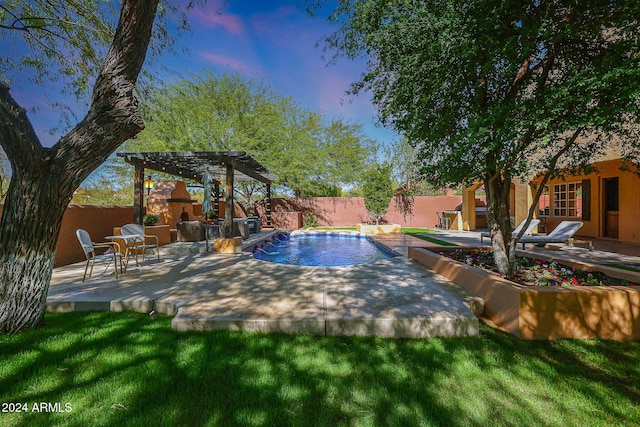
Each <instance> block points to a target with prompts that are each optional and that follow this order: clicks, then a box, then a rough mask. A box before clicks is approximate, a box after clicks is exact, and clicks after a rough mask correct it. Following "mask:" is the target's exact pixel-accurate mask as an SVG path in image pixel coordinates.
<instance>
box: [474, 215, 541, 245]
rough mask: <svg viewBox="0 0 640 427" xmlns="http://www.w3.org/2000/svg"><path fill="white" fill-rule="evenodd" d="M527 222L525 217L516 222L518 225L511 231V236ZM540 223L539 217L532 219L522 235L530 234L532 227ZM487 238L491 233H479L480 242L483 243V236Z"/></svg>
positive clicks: (516, 233)
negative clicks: (518, 222)
mask: <svg viewBox="0 0 640 427" xmlns="http://www.w3.org/2000/svg"><path fill="white" fill-rule="evenodd" d="M526 222H527V220H526V219H525V220H524V221H522V222H521V223H520V224H518V226H517V227H516V228H514V229H513V231H512V232H511V235H512V236H517V235H518V233H520V230H522V227H524V224H525V223H526ZM538 224H540V220H539V219H532V220H531V223H530V224H529V226H528V227H527V229H526V230H525V232H524V234H523V235H522V236H523V237H524V236H528V235H529V234H531V233H532V232H533V229H534V228H535V227H536V226H537V225H538ZM485 237H486V238H488V239H491V233H489V232H488V231H483V232H482V233H480V243H483V239H484V238H485Z"/></svg>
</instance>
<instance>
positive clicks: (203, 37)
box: [12, 0, 397, 145]
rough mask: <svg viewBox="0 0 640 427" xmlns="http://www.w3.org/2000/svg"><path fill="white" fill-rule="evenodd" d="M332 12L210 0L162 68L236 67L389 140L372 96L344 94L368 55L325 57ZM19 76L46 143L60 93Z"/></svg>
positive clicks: (287, 1)
mask: <svg viewBox="0 0 640 427" xmlns="http://www.w3.org/2000/svg"><path fill="white" fill-rule="evenodd" d="M299 3H303V7H298V4H299ZM328 12H329V8H328V7H325V10H324V13H321V14H320V16H317V17H311V16H309V15H308V14H307V12H306V11H305V10H304V2H300V1H299V0H229V1H228V2H227V4H226V5H223V3H222V2H221V1H219V0H218V1H215V0H214V1H211V0H210V1H209V2H208V3H207V5H206V6H204V7H197V8H195V9H194V10H191V11H189V12H188V19H189V22H190V25H191V27H192V31H191V32H190V33H186V34H182V35H181V36H180V39H179V40H178V46H180V47H182V46H184V47H187V48H188V52H187V53H184V54H183V53H179V54H173V55H171V56H166V57H164V58H160V62H161V63H162V64H163V65H164V66H165V67H167V69H168V71H163V72H162V73H163V75H164V77H165V79H167V78H168V79H171V78H174V77H175V76H177V75H179V74H182V75H186V74H188V73H197V74H202V73H205V72H208V71H209V72H214V73H223V72H227V73H233V72H237V73H239V74H241V75H243V76H245V77H248V78H251V79H254V80H256V81H258V82H265V83H266V84H268V85H270V86H272V87H273V88H274V89H275V90H276V91H277V92H278V93H280V94H281V95H283V96H291V97H292V98H294V99H295V100H296V101H297V102H298V103H299V104H300V105H301V106H303V107H305V108H308V109H312V110H314V111H319V112H322V113H324V114H325V115H326V116H327V117H328V118H334V117H341V118H344V119H346V120H349V121H355V122H359V123H361V124H363V128H364V130H365V132H366V133H367V134H368V135H369V136H370V137H373V138H375V139H377V140H378V141H380V142H381V143H384V144H388V143H390V142H391V141H393V140H395V139H397V135H396V134H395V133H394V132H392V131H391V130H388V129H384V128H381V127H378V126H376V125H375V122H376V119H375V115H376V113H375V109H374V107H373V105H372V104H371V102H370V96H369V95H368V94H362V95H359V96H358V97H353V96H348V95H346V94H345V92H346V90H347V89H348V88H349V85H350V84H351V83H352V82H354V81H356V80H358V78H359V76H360V74H361V73H362V71H364V69H365V62H364V60H360V61H350V60H348V59H346V58H341V59H340V60H339V61H338V62H337V64H333V65H328V61H327V60H326V59H323V49H322V48H323V45H324V44H323V39H324V37H326V36H328V35H330V34H331V33H333V32H334V31H335V30H336V28H337V27H336V26H335V25H333V24H331V23H329V22H328V21H327V19H326V13H328ZM21 79H22V77H17V78H15V80H14V81H13V82H12V86H13V89H12V93H13V95H14V97H15V98H16V100H17V101H18V102H19V103H20V104H21V105H22V106H23V107H25V108H27V109H32V108H36V109H37V111H36V112H30V113H29V116H30V118H31V120H32V123H33V124H34V126H35V127H36V132H37V133H38V135H39V137H40V138H41V141H42V142H43V144H44V145H52V144H53V143H55V141H56V140H57V139H58V138H59V137H60V134H59V133H58V134H54V135H50V134H49V133H48V130H49V129H51V128H52V127H53V126H55V125H56V123H57V121H58V113H57V112H55V111H51V109H50V108H49V107H47V106H46V102H47V101H48V102H51V101H58V100H59V98H58V97H59V94H58V93H57V92H55V91H47V89H46V88H45V90H44V92H43V90H42V88H39V87H35V86H33V85H32V84H31V83H29V82H28V81H27V80H26V79H25V80H24V81H23V80H21ZM63 101H64V100H63ZM66 101H67V102H68V103H70V104H71V105H73V104H72V103H71V101H70V100H68V99H67V100H66ZM76 114H77V115H78V116H79V117H82V116H83V115H84V111H82V109H81V108H77V111H76Z"/></svg>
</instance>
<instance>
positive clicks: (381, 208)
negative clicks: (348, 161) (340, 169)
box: [362, 163, 393, 223]
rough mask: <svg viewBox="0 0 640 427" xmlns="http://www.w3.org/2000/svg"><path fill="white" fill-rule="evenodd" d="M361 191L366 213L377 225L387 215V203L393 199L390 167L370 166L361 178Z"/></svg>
mask: <svg viewBox="0 0 640 427" xmlns="http://www.w3.org/2000/svg"><path fill="white" fill-rule="evenodd" d="M362 189H363V194H364V205H365V207H366V208H367V212H368V213H369V215H371V216H373V217H374V218H375V219H376V223H378V222H379V221H380V218H382V216H384V214H386V213H387V209H389V202H390V201H391V198H392V197H393V186H392V184H391V166H390V165H389V164H388V163H385V164H382V165H374V166H371V167H370V168H369V170H368V171H367V172H366V174H365V175H364V177H363V180H362Z"/></svg>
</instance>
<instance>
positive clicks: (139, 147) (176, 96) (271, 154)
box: [125, 74, 373, 205]
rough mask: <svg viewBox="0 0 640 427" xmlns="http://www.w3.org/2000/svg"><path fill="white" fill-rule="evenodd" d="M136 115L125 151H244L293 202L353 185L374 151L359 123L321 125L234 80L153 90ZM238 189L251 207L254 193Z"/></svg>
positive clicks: (261, 89)
mask: <svg viewBox="0 0 640 427" xmlns="http://www.w3.org/2000/svg"><path fill="white" fill-rule="evenodd" d="M142 116H143V118H144V120H145V123H146V125H147V127H146V129H145V130H144V132H141V133H140V134H139V135H138V137H137V138H136V139H135V140H131V141H129V142H127V143H126V144H125V149H126V150H130V151H192V150H195V151H198V150H199V151H227V150H241V151H246V152H248V153H249V154H251V155H252V156H253V157H254V158H256V160H258V161H259V162H260V163H262V164H263V165H264V166H265V167H266V168H267V169H268V170H269V171H270V172H272V173H274V174H276V175H278V176H279V180H278V181H277V182H276V183H275V184H276V185H278V186H281V187H285V188H286V189H288V190H289V191H290V192H292V193H293V194H294V195H295V196H299V197H306V196H330V195H335V194H336V193H337V192H338V191H339V190H340V187H341V186H342V185H345V184H349V183H353V182H356V181H357V180H358V177H359V173H360V171H362V169H363V167H364V164H365V161H366V160H367V158H368V157H369V152H370V146H372V145H373V143H372V141H371V140H370V139H369V138H367V137H366V136H365V135H364V133H363V131H362V126H361V125H359V124H354V123H349V122H346V121H344V120H341V119H334V120H327V119H326V118H325V117H324V116H323V115H321V114H319V113H316V112H313V111H308V110H306V109H304V108H301V107H300V106H299V105H298V104H296V103H295V102H294V101H293V100H292V99H291V98H287V97H284V96H282V95H279V94H278V93H276V92H275V91H274V90H273V89H272V88H271V87H269V86H267V85H265V84H258V83H256V82H254V81H252V80H248V79H245V78H243V77H241V76H240V75H237V74H233V75H229V74H223V75H213V74H207V75H204V76H192V77H191V78H190V79H188V80H187V79H184V80H181V81H179V82H177V83H176V84H173V85H170V86H165V87H161V88H160V87H157V88H154V89H153V90H151V91H150V95H149V97H148V98H147V99H145V100H144V102H143V105H142ZM310 159H313V160H312V161H310ZM241 190H243V191H242V193H243V195H244V196H245V199H246V202H247V203H248V204H249V205H250V204H251V201H252V197H253V195H254V194H255V193H256V191H257V189H256V187H255V186H251V185H250V186H245V187H243V188H241Z"/></svg>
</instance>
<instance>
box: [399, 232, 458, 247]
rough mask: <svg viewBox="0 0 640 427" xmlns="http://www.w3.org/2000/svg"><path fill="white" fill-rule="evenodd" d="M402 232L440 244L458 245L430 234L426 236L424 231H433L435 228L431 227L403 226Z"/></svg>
mask: <svg viewBox="0 0 640 427" xmlns="http://www.w3.org/2000/svg"><path fill="white" fill-rule="evenodd" d="M402 232H403V233H404V234H408V235H409V236H411V237H417V238H418V239H422V240H426V241H427V242H430V243H435V244H436V245H440V246H458V245H456V244H455V243H451V242H445V241H444V240H440V239H436V238H433V237H430V236H425V235H423V234H422V233H433V230H431V229H429V228H403V229H402Z"/></svg>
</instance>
